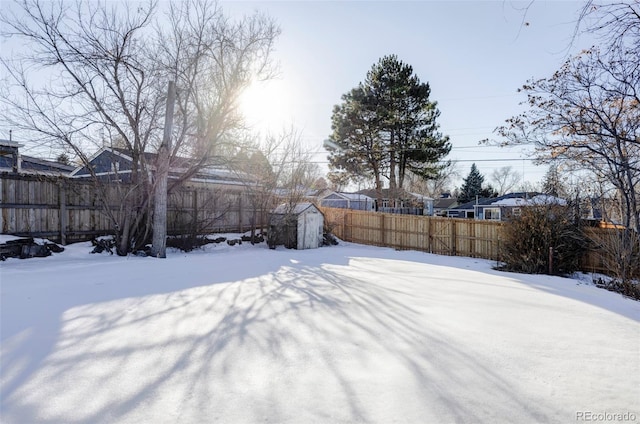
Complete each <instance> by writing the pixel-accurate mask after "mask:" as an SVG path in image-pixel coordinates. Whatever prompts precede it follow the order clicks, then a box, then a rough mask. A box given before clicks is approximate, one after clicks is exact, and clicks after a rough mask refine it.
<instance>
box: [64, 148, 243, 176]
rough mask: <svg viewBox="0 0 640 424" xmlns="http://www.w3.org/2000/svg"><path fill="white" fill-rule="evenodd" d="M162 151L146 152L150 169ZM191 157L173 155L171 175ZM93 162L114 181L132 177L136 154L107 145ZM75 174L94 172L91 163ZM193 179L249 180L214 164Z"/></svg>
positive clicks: (177, 173) (96, 170)
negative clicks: (91, 170)
mask: <svg viewBox="0 0 640 424" xmlns="http://www.w3.org/2000/svg"><path fill="white" fill-rule="evenodd" d="M157 157H158V155H157V154H156V153H144V160H145V161H146V163H147V164H148V165H149V169H151V170H154V169H155V163H156V161H157ZM190 163H191V162H190V159H187V158H182V157H173V158H171V160H170V163H169V179H171V178H178V177H179V176H180V175H181V174H182V173H184V172H185V171H186V170H187V169H188V168H189V166H190ZM89 164H90V166H91V167H92V168H93V171H94V173H95V175H96V177H98V178H99V179H101V180H103V181H111V182H125V183H126V182H129V181H131V172H132V168H133V167H132V164H133V158H132V156H131V153H130V152H129V151H127V150H125V149H120V148H111V147H103V148H101V149H100V150H98V151H97V152H96V153H95V154H94V155H93V156H91V157H90V158H89ZM70 176H71V177H72V178H90V177H91V176H92V174H91V172H90V170H89V168H87V166H80V167H78V168H76V169H75V170H74V171H73V172H72V173H71V175H70ZM189 182H191V183H203V184H221V185H225V186H245V185H247V183H251V181H248V178H247V177H246V176H243V175H242V174H241V173H239V172H234V171H233V170H231V169H229V168H228V167H226V166H224V165H223V164H222V162H221V163H220V164H219V165H210V166H207V167H204V168H202V169H201V170H200V171H199V172H198V173H197V174H195V175H194V176H193V177H191V178H190V179H189Z"/></svg>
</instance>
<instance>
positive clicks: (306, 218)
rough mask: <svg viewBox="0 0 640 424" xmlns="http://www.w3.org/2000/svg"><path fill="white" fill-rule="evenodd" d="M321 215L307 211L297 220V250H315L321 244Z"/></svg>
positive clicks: (313, 211) (314, 211)
mask: <svg viewBox="0 0 640 424" xmlns="http://www.w3.org/2000/svg"><path fill="white" fill-rule="evenodd" d="M323 221H324V220H323V219H322V214H321V213H320V212H318V211H316V210H308V211H306V212H305V213H303V214H302V216H300V217H299V218H298V249H315V248H318V247H320V245H321V244H322V226H323V223H324V222H323Z"/></svg>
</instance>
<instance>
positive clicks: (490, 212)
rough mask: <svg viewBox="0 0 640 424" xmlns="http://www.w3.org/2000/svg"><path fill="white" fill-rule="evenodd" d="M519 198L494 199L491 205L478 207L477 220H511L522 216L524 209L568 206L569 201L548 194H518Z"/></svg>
mask: <svg viewBox="0 0 640 424" xmlns="http://www.w3.org/2000/svg"><path fill="white" fill-rule="evenodd" d="M516 194H520V196H518V197H505V196H502V197H503V198H496V199H493V200H494V201H493V202H491V203H489V204H484V205H478V206H477V207H476V219H485V220H491V221H505V220H508V219H509V218H512V217H515V216H520V213H521V212H522V208H525V207H527V206H536V205H562V206H566V204H567V201H566V200H564V199H561V198H559V197H555V196H550V195H547V194H534V195H532V194H533V193H516Z"/></svg>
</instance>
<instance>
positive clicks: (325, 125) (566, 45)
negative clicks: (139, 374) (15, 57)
mask: <svg viewBox="0 0 640 424" xmlns="http://www.w3.org/2000/svg"><path fill="white" fill-rule="evenodd" d="M2 1H3V3H4V2H5V1H6V0H2ZM161 4H162V3H161ZM582 4H583V3H582V2H574V1H542V0H535V1H533V2H531V3H529V2H512V1H506V0H505V1H428V0H422V1H407V2H405V1H236V0H231V1H221V5H222V7H223V9H224V11H225V12H226V13H227V14H229V15H230V16H231V17H232V18H240V17H242V16H243V15H247V14H252V13H254V12H256V11H258V12H261V13H264V14H266V15H268V16H270V17H272V18H273V19H274V20H275V21H276V22H277V23H278V24H279V26H280V28H281V30H282V33H281V35H280V36H279V38H278V40H277V41H276V44H275V51H274V56H273V58H274V60H275V61H276V63H278V66H279V68H278V69H279V73H278V76H277V78H276V79H274V80H271V81H269V82H267V83H260V84H256V85H255V86H252V87H250V88H249V90H248V91H247V93H246V95H245V96H243V99H244V101H243V110H244V111H245V112H246V113H247V115H248V118H249V120H250V122H253V123H254V124H255V126H256V129H258V130H261V131H269V132H272V133H277V132H280V131H282V130H283V129H284V128H291V127H293V128H295V129H297V130H298V133H299V134H300V136H301V137H302V139H303V142H304V144H305V145H306V146H307V148H308V149H309V150H310V151H312V152H314V156H313V161H314V162H316V163H318V164H319V165H320V167H321V170H322V171H326V170H327V165H328V161H327V152H326V150H325V149H324V148H323V147H322V144H323V141H324V140H326V139H327V138H328V137H329V135H330V134H331V113H332V108H333V106H334V105H336V104H338V103H340V101H341V96H342V95H343V94H345V93H347V92H348V91H349V90H351V89H352V88H354V87H356V86H357V85H358V83H359V82H361V81H363V80H364V78H365V76H366V73H367V71H368V70H369V69H370V68H371V67H372V66H373V65H374V64H375V63H376V62H378V60H379V59H380V58H382V57H383V56H385V55H390V54H395V55H397V56H398V58H399V59H400V60H402V61H403V62H405V63H407V64H409V65H411V66H412V67H413V70H414V72H415V74H416V75H417V76H418V77H419V78H420V79H421V81H422V82H428V83H429V84H430V86H431V100H432V101H436V102H437V103H438V108H439V110H440V112H441V115H440V117H439V119H438V122H439V124H440V126H441V128H440V129H441V132H442V133H443V134H445V135H448V136H450V140H451V144H452V151H451V153H450V154H449V156H448V157H447V158H446V159H450V160H452V161H454V162H457V164H458V165H457V170H458V172H459V174H460V178H459V179H458V181H457V184H456V185H455V186H459V185H460V184H461V178H463V177H466V176H467V175H468V173H469V170H470V168H471V164H472V163H474V162H475V163H476V165H477V167H478V169H479V170H480V172H481V173H482V174H483V175H484V176H485V181H487V182H488V181H489V180H490V174H491V172H492V171H493V170H494V169H496V168H502V167H505V166H511V167H512V168H513V169H514V170H515V171H516V172H518V173H520V174H521V177H522V181H523V182H524V181H526V182H531V183H535V182H538V181H540V180H541V179H542V177H543V176H544V174H545V172H546V170H547V167H546V166H536V165H535V164H534V163H533V162H532V161H531V160H530V155H529V154H528V151H527V149H526V148H524V149H523V148H499V147H497V146H487V145H482V146H480V145H479V141H480V140H484V139H496V137H497V135H496V134H494V133H493V131H494V129H495V128H496V127H497V126H500V125H502V124H503V123H504V121H505V120H506V119H508V118H509V117H511V116H513V115H516V114H517V113H519V112H521V111H522V110H523V108H522V106H520V102H521V101H523V100H525V95H523V94H521V93H518V92H517V90H518V88H519V87H521V86H522V84H524V83H525V82H526V81H527V80H528V79H531V78H542V77H547V76H550V75H552V74H553V72H554V71H555V70H557V69H558V68H559V67H560V65H561V64H562V62H563V61H564V60H566V58H567V57H568V55H570V54H574V53H575V52H577V51H579V49H581V48H585V47H588V46H589V44H588V42H587V41H588V40H585V38H584V37H579V38H577V39H575V40H574V39H572V36H573V34H574V30H575V25H576V17H577V14H578V11H579V9H580V7H581V5H582ZM3 48H7V45H5V46H4V47H3ZM14 136H15V134H14ZM0 138H9V137H8V134H4V133H3V134H0ZM16 139H17V138H16ZM18 141H21V140H18ZM23 151H24V154H34V153H32V151H31V150H30V149H29V146H25V148H24V149H23ZM363 188H364V187H363ZM450 188H451V189H453V188H454V187H450Z"/></svg>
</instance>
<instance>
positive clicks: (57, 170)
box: [0, 140, 75, 176]
mask: <svg viewBox="0 0 640 424" xmlns="http://www.w3.org/2000/svg"><path fill="white" fill-rule="evenodd" d="M20 147H23V145H22V144H19V143H16V142H14V141H10V140H0V172H10V173H14V174H38V175H53V176H67V175H69V174H71V172H72V171H73V170H74V168H75V167H74V166H72V165H65V164H63V163H60V162H55V161H50V160H46V159H39V158H35V157H32V156H26V155H23V154H21V153H20Z"/></svg>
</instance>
